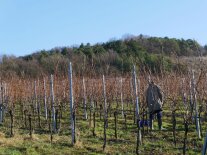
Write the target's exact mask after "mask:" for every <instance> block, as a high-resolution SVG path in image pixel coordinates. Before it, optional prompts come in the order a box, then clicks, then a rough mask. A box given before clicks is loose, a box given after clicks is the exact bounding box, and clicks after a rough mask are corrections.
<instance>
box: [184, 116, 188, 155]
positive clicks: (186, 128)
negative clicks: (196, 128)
mask: <svg viewBox="0 0 207 155" xmlns="http://www.w3.org/2000/svg"><path fill="white" fill-rule="evenodd" d="M184 126H185V135H184V141H183V154H184V155H185V154H186V143H187V135H188V121H187V120H186V118H184Z"/></svg>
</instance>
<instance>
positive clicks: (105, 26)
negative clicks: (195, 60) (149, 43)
mask: <svg viewBox="0 0 207 155" xmlns="http://www.w3.org/2000/svg"><path fill="white" fill-rule="evenodd" d="M206 10H207V1H206V0H0V55H2V54H9V55H10V54H13V55H16V56H22V55H26V54H30V53H33V52H36V51H38V50H42V49H46V50H47V49H51V48H54V47H62V46H73V45H77V44H80V43H88V42H89V43H91V44H94V43H97V42H106V41H109V40H110V39H112V38H116V39H119V38H122V37H123V35H126V34H132V35H139V34H144V35H149V36H158V37H165V36H168V37H175V38H184V39H188V38H190V39H195V40H197V41H198V42H199V43H200V44H202V45H205V44H207V20H206V15H207V11H206Z"/></svg>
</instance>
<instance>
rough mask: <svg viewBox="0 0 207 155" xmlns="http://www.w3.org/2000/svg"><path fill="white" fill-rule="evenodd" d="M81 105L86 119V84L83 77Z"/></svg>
mask: <svg viewBox="0 0 207 155" xmlns="http://www.w3.org/2000/svg"><path fill="white" fill-rule="evenodd" d="M83 107H84V119H86V120H87V119H88V115H87V99H86V85H85V79H84V77H83Z"/></svg>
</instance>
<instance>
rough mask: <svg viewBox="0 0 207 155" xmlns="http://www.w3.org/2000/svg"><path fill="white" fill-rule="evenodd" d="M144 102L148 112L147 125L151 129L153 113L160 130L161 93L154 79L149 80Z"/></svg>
mask: <svg viewBox="0 0 207 155" xmlns="http://www.w3.org/2000/svg"><path fill="white" fill-rule="evenodd" d="M146 103H147V108H148V112H149V126H150V129H151V130H153V129H154V127H153V119H154V115H155V114H156V115H157V120H158V127H159V130H162V129H163V128H162V104H163V94H162V93H161V90H160V87H159V86H157V85H156V84H155V83H154V81H152V80H149V85H148V88H147V90H146Z"/></svg>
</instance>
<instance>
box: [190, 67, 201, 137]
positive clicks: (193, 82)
mask: <svg viewBox="0 0 207 155" xmlns="http://www.w3.org/2000/svg"><path fill="white" fill-rule="evenodd" d="M192 74H193V75H192V80H193V81H192V84H193V95H194V106H195V119H196V130H197V134H198V138H199V139H201V130H200V124H199V117H198V108H197V96H196V88H195V87H196V86H195V75H194V70H193V71H192Z"/></svg>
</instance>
